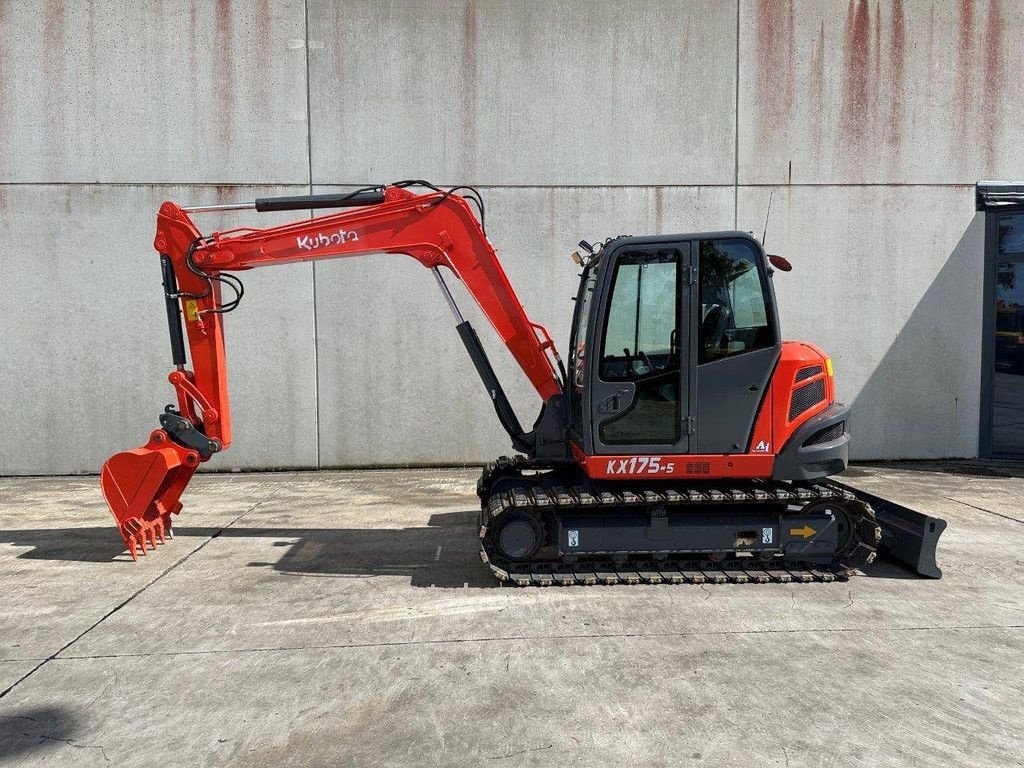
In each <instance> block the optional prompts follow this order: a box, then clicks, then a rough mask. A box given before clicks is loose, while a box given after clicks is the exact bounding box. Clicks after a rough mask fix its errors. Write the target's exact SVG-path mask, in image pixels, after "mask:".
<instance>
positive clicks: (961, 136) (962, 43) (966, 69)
mask: <svg viewBox="0 0 1024 768" xmlns="http://www.w3.org/2000/svg"><path fill="white" fill-rule="evenodd" d="M959 22H960V23H959V25H958V27H957V55H956V74H955V83H954V87H953V92H954V97H955V102H954V105H953V130H954V133H955V134H956V143H957V144H958V145H959V147H961V148H963V147H964V146H965V145H966V143H967V136H968V128H969V124H970V119H971V92H972V87H971V77H972V74H973V72H972V67H973V63H972V59H973V57H974V0H960V16H959Z"/></svg>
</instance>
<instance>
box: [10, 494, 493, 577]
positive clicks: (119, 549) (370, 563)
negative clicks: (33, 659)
mask: <svg viewBox="0 0 1024 768" xmlns="http://www.w3.org/2000/svg"><path fill="white" fill-rule="evenodd" d="M476 526H477V512H476V511H466V512H438V513H434V514H432V515H431V516H430V518H429V519H428V520H427V525H426V526H425V527H413V528H298V527H276V528H275V527H246V526H233V527H230V528H214V527H201V526H189V525H177V526H175V528H174V531H175V534H176V535H177V536H178V537H179V538H184V537H194V538H200V539H204V538H214V537H219V538H228V539H231V538H238V539H247V538H248V539H252V538H255V539H277V541H275V542H273V546H274V547H280V548H281V549H282V550H283V551H282V553H281V555H280V556H279V557H277V558H274V560H273V561H255V562H251V563H250V564H249V565H250V566H252V567H257V568H268V569H272V570H274V571H277V572H279V573H283V574H289V575H295V576H337V577H348V578H359V577H363V578H365V577H371V576H385V575H390V576H395V575H398V576H407V577H408V578H409V581H410V583H411V584H412V585H413V586H416V587H442V588H463V587H494V586H500V585H499V584H498V582H497V581H496V580H495V579H494V578H493V577H492V576H491V574H490V572H489V571H488V569H487V567H486V566H484V565H483V563H481V562H480V555H479V554H478V546H477V538H476V532H477V531H476ZM0 544H10V545H13V546H15V547H28V548H29V549H28V550H27V551H25V552H22V553H21V554H19V555H17V557H19V558H22V559H27V560H58V561H73V562H88V563H105V562H106V563H109V562H114V561H126V562H131V561H130V558H129V557H128V554H127V553H126V552H125V549H124V545H123V543H122V541H121V539H120V537H119V536H118V535H117V531H116V530H115V528H114V527H113V526H103V527H91V528H56V529H55V528H32V529H23V530H0ZM165 546H169V547H171V548H173V547H174V543H173V542H171V543H170V544H169V545H165ZM163 550H164V546H161V547H158V549H157V552H156V553H155V555H156V556H157V557H159V556H160V555H161V554H163ZM153 554H154V553H150V556H152V555H153ZM167 554H171V553H167Z"/></svg>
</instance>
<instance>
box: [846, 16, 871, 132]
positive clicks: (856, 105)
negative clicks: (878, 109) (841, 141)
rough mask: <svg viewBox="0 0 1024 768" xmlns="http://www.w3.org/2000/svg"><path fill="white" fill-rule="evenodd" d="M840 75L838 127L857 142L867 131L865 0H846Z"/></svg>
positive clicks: (868, 54)
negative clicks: (841, 88)
mask: <svg viewBox="0 0 1024 768" xmlns="http://www.w3.org/2000/svg"><path fill="white" fill-rule="evenodd" d="M843 63H844V74H845V78H844V80H843V95H842V106H841V109H840V127H841V129H842V128H845V130H846V131H847V133H846V134H845V136H844V138H848V139H849V140H852V141H853V142H855V143H859V142H860V140H861V139H863V138H864V135H865V132H866V129H867V117H868V110H869V108H870V106H871V104H870V100H871V97H870V78H871V74H872V72H871V12H870V10H869V9H868V1H867V0H850V4H849V7H848V8H847V12H846V36H845V38H844V40H843Z"/></svg>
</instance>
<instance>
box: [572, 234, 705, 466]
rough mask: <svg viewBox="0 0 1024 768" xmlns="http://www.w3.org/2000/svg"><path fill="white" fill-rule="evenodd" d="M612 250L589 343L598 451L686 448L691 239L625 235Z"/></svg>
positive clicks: (684, 450)
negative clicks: (649, 239) (638, 238)
mask: <svg viewBox="0 0 1024 768" xmlns="http://www.w3.org/2000/svg"><path fill="white" fill-rule="evenodd" d="M609 257H610V260H609V261H607V262H605V263H603V264H602V275H601V279H600V280H599V281H598V282H599V285H598V291H597V295H599V296H604V297H606V300H605V301H603V302H601V304H600V312H598V313H597V317H596V318H595V322H594V323H593V325H592V328H591V336H590V342H589V343H590V348H591V349H592V350H594V351H595V352H596V354H590V355H589V356H588V357H589V359H588V367H589V369H590V384H591V386H590V391H589V393H588V394H589V397H588V400H589V411H590V424H591V429H592V441H593V446H594V453H596V454H605V455H608V454H653V455H658V454H679V453H687V452H688V451H689V441H690V437H689V432H690V429H689V424H690V421H689V415H690V413H689V410H690V409H689V400H690V397H689V393H690V389H691V387H690V383H689V370H690V365H689V357H690V355H689V350H690V319H689V315H690V313H689V312H687V311H685V308H687V307H689V306H690V305H691V302H690V299H689V294H690V292H691V285H690V282H691V281H690V275H691V269H690V267H691V263H690V243H688V242H678V243H664V242H661V243H659V242H637V241H627V242H626V243H624V244H623V245H621V246H620V247H619V248H617V249H616V250H615V251H614V252H612V253H611V254H609Z"/></svg>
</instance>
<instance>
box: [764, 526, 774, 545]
mask: <svg viewBox="0 0 1024 768" xmlns="http://www.w3.org/2000/svg"><path fill="white" fill-rule="evenodd" d="M773 535H774V529H772V528H762V529H761V543H762V544H771V543H772V536H773Z"/></svg>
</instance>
